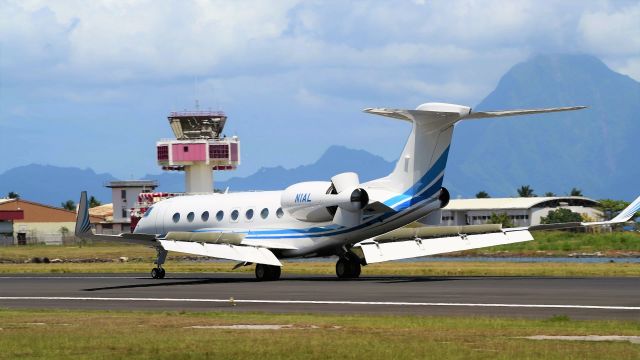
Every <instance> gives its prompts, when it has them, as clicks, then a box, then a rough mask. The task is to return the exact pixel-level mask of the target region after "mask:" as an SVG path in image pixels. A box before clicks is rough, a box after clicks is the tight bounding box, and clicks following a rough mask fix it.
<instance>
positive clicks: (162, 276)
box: [159, 269, 167, 279]
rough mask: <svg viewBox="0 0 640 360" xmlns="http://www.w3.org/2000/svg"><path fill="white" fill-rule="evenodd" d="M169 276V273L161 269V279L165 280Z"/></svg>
mask: <svg viewBox="0 0 640 360" xmlns="http://www.w3.org/2000/svg"><path fill="white" fill-rule="evenodd" d="M166 274H167V272H166V271H165V270H164V269H160V277H159V279H164V276H165V275H166Z"/></svg>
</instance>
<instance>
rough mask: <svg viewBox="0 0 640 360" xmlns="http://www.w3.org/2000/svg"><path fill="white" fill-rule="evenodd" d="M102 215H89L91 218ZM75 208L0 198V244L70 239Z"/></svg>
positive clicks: (61, 241) (93, 220) (99, 219)
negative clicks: (72, 209)
mask: <svg viewBox="0 0 640 360" xmlns="http://www.w3.org/2000/svg"><path fill="white" fill-rule="evenodd" d="M102 220H103V218H101V217H97V216H92V217H91V221H92V222H99V221H102ZM75 223H76V213H75V211H69V210H65V209H62V208H57V207H53V206H49V205H45V204H40V203H36V202H33V201H27V200H23V199H0V245H13V244H17V245H26V244H37V243H45V244H52V245H53V244H55V245H59V244H62V243H63V242H64V241H73V240H74V236H73V232H74V229H75Z"/></svg>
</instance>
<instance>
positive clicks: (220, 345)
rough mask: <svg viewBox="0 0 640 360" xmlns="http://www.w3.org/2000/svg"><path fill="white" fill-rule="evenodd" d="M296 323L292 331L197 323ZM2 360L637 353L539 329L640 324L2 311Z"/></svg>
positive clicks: (634, 331) (616, 330) (589, 330)
mask: <svg viewBox="0 0 640 360" xmlns="http://www.w3.org/2000/svg"><path fill="white" fill-rule="evenodd" d="M232 324H290V325H294V326H295V327H297V328H296V329H288V330H229V329H194V328H190V327H191V326H211V325H232ZM0 328H1V329H2V330H0V349H1V351H0V359H35V358H47V359H69V358H74V359H120V358H131V359H150V358H153V359H193V358H212V359H213V358H215V359H247V358H255V359H356V358H357V359H363V358H364V359H390V358H393V359H605V358H608V359H637V358H640V345H636V344H631V343H628V342H598V343H595V342H580V341H579V342H568V341H534V340H527V339H521V338H519V337H523V336H532V335H594V334H595V335H639V334H640V322H638V321H575V320H571V319H569V318H567V317H566V316H563V315H561V314H560V315H558V316H555V317H552V318H550V319H547V320H525V319H507V318H482V317H425V316H375V315H308V314H260V313H245V312H233V311H230V312H225V313H213V312H211V313H192V312H155V313H151V312H148V313H145V312H106V311H51V310H42V311H33V310H0Z"/></svg>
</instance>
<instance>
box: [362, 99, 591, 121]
mask: <svg viewBox="0 0 640 360" xmlns="http://www.w3.org/2000/svg"><path fill="white" fill-rule="evenodd" d="M585 108H586V106H567V107H557V108H544V109H522V110H498V111H477V112H475V111H471V108H470V107H468V106H462V105H453V104H441V103H426V104H422V105H420V106H419V107H418V109H416V110H407V109H389V108H367V109H364V110H363V111H364V112H366V113H369V114H374V115H380V116H386V117H390V118H394V119H399V120H406V121H421V122H425V121H426V122H434V123H443V124H450V123H455V122H457V121H459V120H467V119H469V120H471V119H487V118H495V117H505V116H517V115H531V114H543V113H551V112H560V111H573V110H580V109H585Z"/></svg>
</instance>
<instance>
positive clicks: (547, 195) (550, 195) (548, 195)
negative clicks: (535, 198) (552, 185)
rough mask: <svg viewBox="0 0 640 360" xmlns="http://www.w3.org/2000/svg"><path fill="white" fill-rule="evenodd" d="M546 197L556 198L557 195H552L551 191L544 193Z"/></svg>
mask: <svg viewBox="0 0 640 360" xmlns="http://www.w3.org/2000/svg"><path fill="white" fill-rule="evenodd" d="M544 196H546V197H554V196H556V194H554V193H552V192H551V191H547V192H546V193H544Z"/></svg>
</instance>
